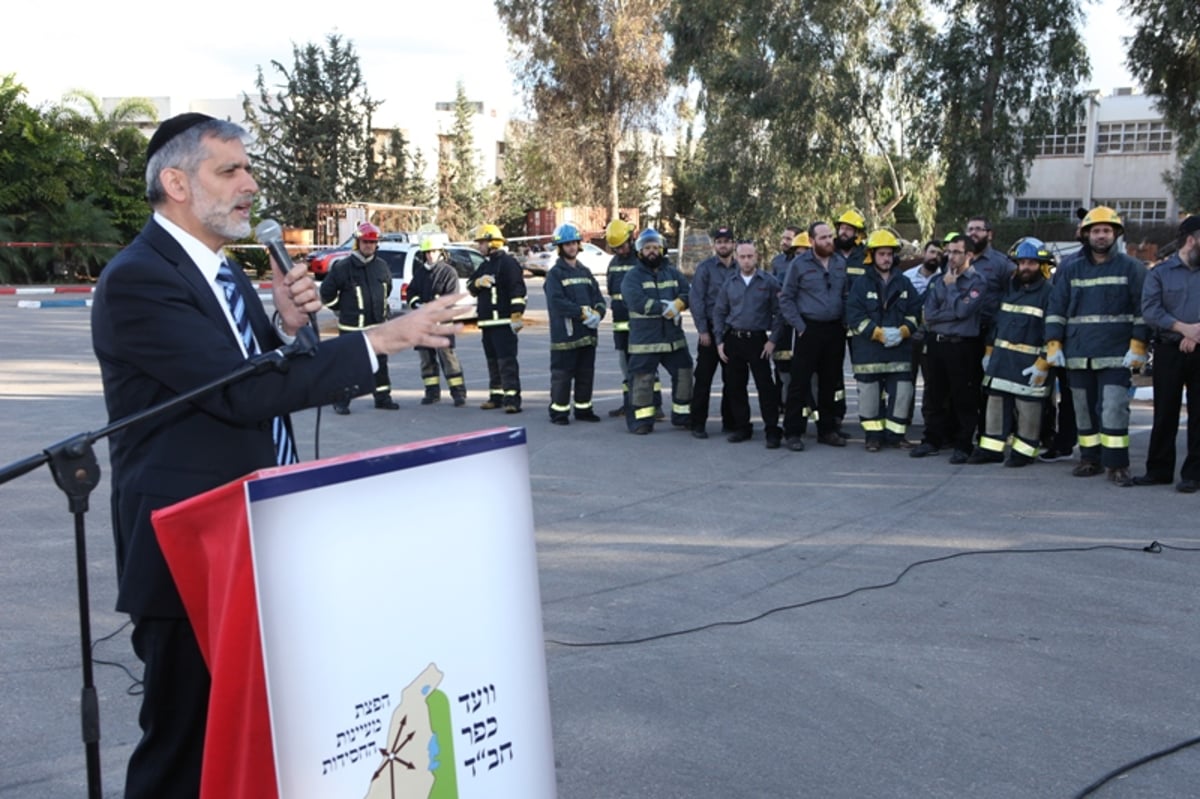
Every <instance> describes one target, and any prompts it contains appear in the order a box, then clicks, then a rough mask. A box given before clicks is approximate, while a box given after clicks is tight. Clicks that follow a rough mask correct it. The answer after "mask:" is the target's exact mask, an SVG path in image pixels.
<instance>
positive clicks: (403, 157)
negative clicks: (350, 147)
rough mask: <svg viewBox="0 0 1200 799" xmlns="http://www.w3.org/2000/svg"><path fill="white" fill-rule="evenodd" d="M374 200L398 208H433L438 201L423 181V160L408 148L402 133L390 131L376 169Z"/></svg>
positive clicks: (406, 140) (414, 150) (396, 129)
mask: <svg viewBox="0 0 1200 799" xmlns="http://www.w3.org/2000/svg"><path fill="white" fill-rule="evenodd" d="M373 182H374V185H375V188H374V189H373V190H372V195H371V196H373V197H374V198H376V199H378V200H379V201H380V202H385V203H398V204H400V205H429V206H431V205H433V204H434V202H435V200H436V199H437V198H436V197H435V195H434V190H433V187H432V186H430V185H429V184H428V183H427V182H426V180H425V157H424V156H423V155H421V151H420V150H419V149H414V148H411V147H410V146H409V141H408V138H407V137H406V136H405V135H404V131H402V130H400V129H399V128H393V129H392V131H391V132H390V133H389V134H388V143H387V146H386V147H384V148H383V151H382V152H381V153H380V156H379V159H378V161H377V164H376V167H375V179H374V181H373Z"/></svg>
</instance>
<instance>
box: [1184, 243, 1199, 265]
mask: <svg viewBox="0 0 1200 799" xmlns="http://www.w3.org/2000/svg"><path fill="white" fill-rule="evenodd" d="M1183 262H1184V263H1185V264H1187V265H1188V267H1189V268H1191V269H1200V247H1192V249H1191V250H1189V251H1188V254H1187V258H1185V259H1184V261H1183Z"/></svg>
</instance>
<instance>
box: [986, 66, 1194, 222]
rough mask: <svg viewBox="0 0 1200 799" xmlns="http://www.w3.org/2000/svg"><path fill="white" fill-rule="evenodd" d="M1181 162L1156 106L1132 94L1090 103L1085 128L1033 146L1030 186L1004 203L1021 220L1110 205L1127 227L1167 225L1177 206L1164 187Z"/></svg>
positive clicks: (1057, 133) (1093, 99)
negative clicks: (1164, 176) (1033, 156)
mask: <svg viewBox="0 0 1200 799" xmlns="http://www.w3.org/2000/svg"><path fill="white" fill-rule="evenodd" d="M1178 163H1179V153H1178V149H1177V144H1176V141H1175V137H1174V135H1173V133H1172V131H1171V129H1170V128H1168V127H1167V125H1166V123H1165V122H1164V121H1163V118H1162V114H1160V113H1159V112H1158V111H1157V110H1156V109H1155V108H1154V102H1153V100H1152V99H1151V98H1150V97H1148V96H1146V95H1143V94H1134V93H1133V90H1131V89H1118V90H1117V91H1116V92H1115V93H1114V94H1112V95H1111V96H1108V97H1100V96H1099V92H1097V93H1095V94H1093V95H1092V96H1091V97H1089V98H1088V100H1087V103H1086V115H1085V119H1084V121H1083V123H1082V124H1080V125H1077V126H1076V127H1075V128H1073V129H1071V130H1066V131H1055V133H1054V134H1052V135H1049V136H1046V137H1045V138H1044V139H1043V140H1042V141H1041V142H1040V143H1039V146H1038V155H1037V157H1036V158H1035V159H1034V161H1033V166H1032V168H1031V169H1030V173H1029V180H1028V185H1027V186H1026V188H1025V193H1024V194H1022V195H1021V196H1020V197H1012V198H1010V200H1009V203H1010V204H1009V209H1008V211H1009V215H1010V216H1014V217H1018V218H1025V219H1030V218H1047V217H1056V216H1061V217H1063V218H1064V219H1074V218H1075V209H1076V208H1081V207H1082V208H1092V207H1094V206H1097V205H1107V206H1110V207H1112V208H1115V209H1116V211H1117V213H1119V214H1120V215H1121V218H1122V219H1123V220H1124V221H1125V222H1126V223H1127V224H1151V225H1152V224H1172V223H1174V222H1175V220H1176V219H1177V218H1178V215H1179V206H1178V203H1177V202H1176V200H1175V197H1174V196H1173V195H1172V194H1171V191H1170V189H1169V188H1168V187H1167V185H1166V183H1165V182H1164V181H1163V177H1162V176H1163V173H1164V172H1166V173H1170V172H1173V171H1174V170H1175V169H1176V168H1177V167H1178Z"/></svg>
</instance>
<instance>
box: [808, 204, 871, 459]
mask: <svg viewBox="0 0 1200 799" xmlns="http://www.w3.org/2000/svg"><path fill="white" fill-rule="evenodd" d="M834 226H835V228H834V232H835V233H836V234H837V237H836V238H835V239H834V240H833V246H834V248H835V249H836V251H837V253H838V254H839V255H841V256H842V259H843V260H845V262H846V293H847V294H849V293H850V290H851V289H853V288H854V281H856V280H858V279H859V278H860V277H862V276H863V275H865V274H866V273H867V266H868V264H867V245H866V236H867V220H866V219H865V218H864V217H863V215H862V214H860V213H859V212H858V211H856V210H854V209H853V208H851V209H850V210H848V211H844V212H843V213H842V215H841V216H839V217H838V218H837V221H836V222H834ZM849 350H850V339H846V351H847V352H849ZM839 375H840V377H839V378H838V386H837V388H836V389H835V390H834V397H833V412H834V414H835V416H834V419H833V429H834V432H836V433H837V434H838V435H839V436H841V437H842V438H849V436H848V435H847V434H846V432H845V431H844V430H843V429H842V424H843V420H844V419H845V418H846V376H845V372H844V371H843V372H839ZM813 397H814V398H815V397H816V389H815V388H814V389H813Z"/></svg>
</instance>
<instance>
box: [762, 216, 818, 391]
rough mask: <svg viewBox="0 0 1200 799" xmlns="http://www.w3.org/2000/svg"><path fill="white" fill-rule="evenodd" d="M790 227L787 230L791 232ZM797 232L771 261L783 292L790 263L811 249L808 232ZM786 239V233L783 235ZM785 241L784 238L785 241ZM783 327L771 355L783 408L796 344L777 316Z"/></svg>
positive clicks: (790, 331)
mask: <svg viewBox="0 0 1200 799" xmlns="http://www.w3.org/2000/svg"><path fill="white" fill-rule="evenodd" d="M792 227H796V226H792ZM792 227H789V228H787V231H788V232H791V230H792ZM796 230H797V232H796V233H795V234H794V235H793V236H792V238H791V240H790V244H789V245H788V246H787V247H785V248H784V251H783V252H781V253H780V254H779V255H776V256H775V258H774V259H773V260H772V261H771V274H772V275H774V276H775V279H776V280H777V281H779V287H780V290H781V291H782V290H783V281H784V279H785V278H786V277H787V272H788V267H790V266H791V265H792V261H793V260H794V259H795V258H796V256H798V255H803V254H804V253H806V252H808V251H809V250H810V249H812V244H811V243H810V242H809V239H808V231H807V230H803V229H801V228H798V227H797V228H796ZM784 235H785V237H786V235H787V234H786V233H785V234H784ZM786 240H787V239H786V238H785V241H786ZM779 319H780V322H781V324H782V325H783V327H781V328H780V332H779V341H777V342H776V344H775V351H774V352H773V353H771V360H772V361H773V363H774V366H775V388H776V390H778V392H779V407H780V408H782V407H783V403H785V402H786V401H787V395H788V385H789V384H791V382H792V355H793V353H794V351H795V350H794V347H795V343H796V331H795V330H793V329H792V326H791V325H789V324H788V323H787V322H785V321H782V320H783V314H780V316H779ZM808 408H809V410H805V413H806V414H807V413H809V412H810V410H811V408H812V401H811V399H810V400H809V402H808Z"/></svg>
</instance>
